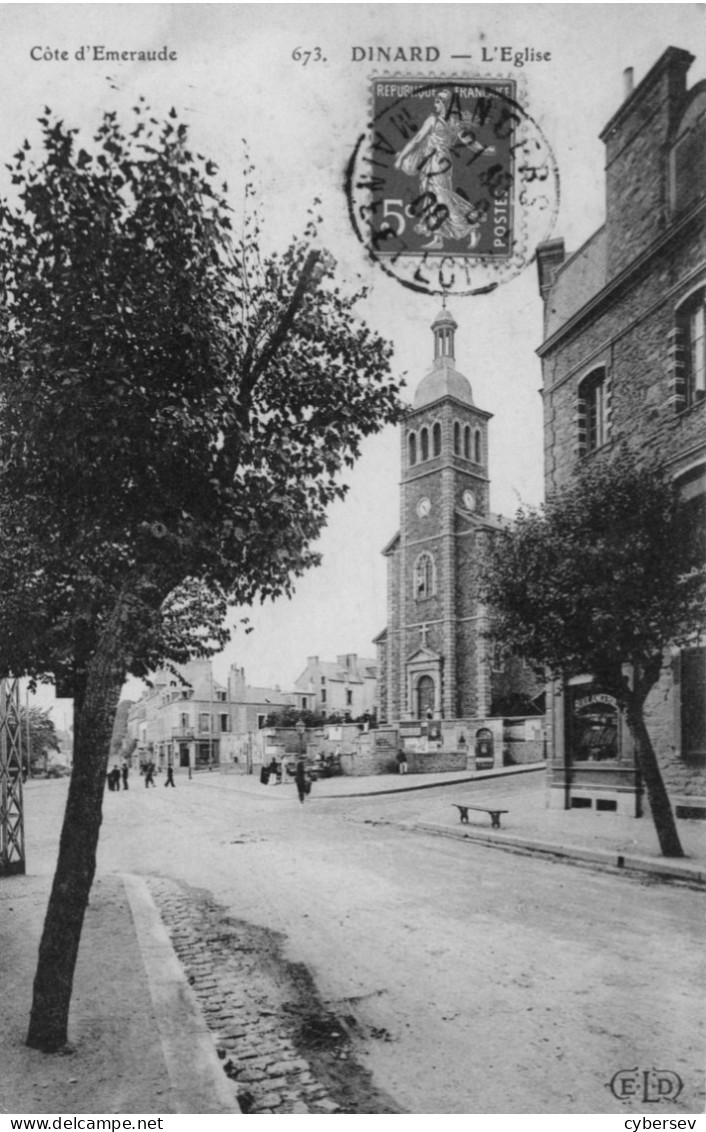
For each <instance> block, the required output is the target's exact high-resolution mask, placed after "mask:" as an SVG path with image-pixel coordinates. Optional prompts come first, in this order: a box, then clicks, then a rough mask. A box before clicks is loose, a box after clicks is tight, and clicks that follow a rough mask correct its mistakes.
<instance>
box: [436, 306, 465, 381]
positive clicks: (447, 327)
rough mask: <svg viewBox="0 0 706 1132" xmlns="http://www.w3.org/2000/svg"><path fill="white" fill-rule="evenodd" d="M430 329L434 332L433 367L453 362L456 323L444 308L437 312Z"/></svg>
mask: <svg viewBox="0 0 706 1132" xmlns="http://www.w3.org/2000/svg"><path fill="white" fill-rule="evenodd" d="M431 328H432V330H433V332H434V367H435V368H438V367H439V366H440V365H446V364H448V363H449V362H454V361H455V350H454V335H455V331H456V330H458V323H457V322H456V320H455V319H454V317H453V315H452V314H451V313H450V312H449V311H447V310H446V307H444V308H443V310H440V311H439V313H438V315H437V316H436V318H435V319H434V321H433V322H432V324H431Z"/></svg>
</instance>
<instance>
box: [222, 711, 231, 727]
mask: <svg viewBox="0 0 706 1132" xmlns="http://www.w3.org/2000/svg"><path fill="white" fill-rule="evenodd" d="M220 723H221V731H230V716H229V715H228V714H227V712H223V714H222V715H221V717H220Z"/></svg>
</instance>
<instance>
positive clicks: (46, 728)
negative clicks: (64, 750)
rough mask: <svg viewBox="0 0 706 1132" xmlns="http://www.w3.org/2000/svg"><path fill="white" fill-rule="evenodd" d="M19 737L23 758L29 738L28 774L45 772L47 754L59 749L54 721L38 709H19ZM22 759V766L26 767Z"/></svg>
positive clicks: (46, 712) (41, 709)
mask: <svg viewBox="0 0 706 1132" xmlns="http://www.w3.org/2000/svg"><path fill="white" fill-rule="evenodd" d="M20 736H21V744H22V751H23V756H24V757H26V756H25V752H26V749H27V738H28V737H29V767H28V769H29V773H30V774H37V773H39V772H40V771H43V770H46V769H47V757H48V755H49V752H50V751H58V750H59V749H60V747H59V737H58V735H57V733H56V727H55V725H54V720H53V719H52V717H51V715H50V714H49V712H48V711H46V710H45V709H43V708H39V707H30V708H26V707H24V706H23V707H21V708H20ZM24 757H23V765H26V764H25V763H24Z"/></svg>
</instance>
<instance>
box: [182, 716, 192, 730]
mask: <svg viewBox="0 0 706 1132" xmlns="http://www.w3.org/2000/svg"><path fill="white" fill-rule="evenodd" d="M190 727H191V724H190V723H189V717H188V715H186V714H182V716H181V729H182V731H188V730H189V728H190Z"/></svg>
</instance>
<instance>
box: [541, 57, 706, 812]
mask: <svg viewBox="0 0 706 1132" xmlns="http://www.w3.org/2000/svg"><path fill="white" fill-rule="evenodd" d="M692 62H693V56H691V55H690V54H689V53H688V52H687V51H683V50H679V49H677V48H674V47H670V48H668V49H667V50H666V51H665V52H664V54H663V55H662V56H661V58H660V59H658V61H657V62H656V63H655V65H654V66H653V67H652V69H651V70H650V71H649V73H648V74H647V75H646V76H645V77H644V78H643V79H642V81H641V82H640V84H639V85H638V86H637V87H636V88H635V89H628V90H627V91H626V97H625V100H624V102H623V104H622V105H621V106H620V107H619V108H618V110H617V111H616V113H615V114H614V115H613V117H612V118H611V120H610V121H609V122H608V124H607V125H606V127H605V128H604V130H603V132H602V134H601V139H602V140H603V142H604V143H605V153H606V220H605V224H604V225H603V226H602V227H601V228H599V230H598V231H597V232H595V233H594V234H593V235H592V236H591V237H590V238H589V239H588V240H587V241H586V243H585V244H584V245H583V247H581V248H579V249H578V251H575V252H574V253H573V254H571V255H567V254H566V251H565V248H564V242H563V240H561V239H555V240H552V241H550V242H548V243H545V244H543V245H542V246H540V247H539V248H538V249H537V263H538V270H539V285H540V291H541V295H542V298H543V300H544V341H543V343H542V346H541V348H540V349H539V351H538V352H539V354H540V357H541V359H542V368H543V378H544V380H543V397H544V420H545V472H546V484H547V489H548V490H551V489H552V488H555V487H559V486H561V485H563V484H565V483H566V482H567V481H568V480H569V479H570V477H571V476H572V474H573V473H574V470H575V469H576V467H577V466H578V464H580V463H581V462H584V461H590V460H592V459H593V458H594V455H595V454H596V453H599V452H600V453H606V452H607V453H609V452H610V450H611V448H612V447H614V446H616V445H617V443H618V442H622V441H627V442H628V443H629V444H630V445H631V446H633V447H634V448H635V449H637V450H639V451H640V452H641V453H643V454H644V455H645V456H646V457H647V458H649V459H650V460H653V461H654V462H655V463H657V464H659V465H661V466H663V467H664V468H666V469H667V470H668V472H669V474H670V475H671V476H672V477H673V479H674V481H675V483H676V484H677V485H678V487H679V489H680V491H681V494H682V498H683V500H684V514H685V520H686V522H687V526H688V527H689V528H690V534H689V535H688V537H690V538H691V537H693V538H695V539H696V545H698V544H699V539H700V540H701V541H700V545H701V548H702V558H701V561H703V548H704V514H705V506H706V401H705V400H704V395H705V391H706V337H705V330H704V324H705V317H706V82H700V83H698V84H696V85H695V86H694V87H693V88H692V89H690V90H689V89H688V88H687V81H686V77H687V71H688V70H689V67H690V65H691V63H692ZM627 77H628V82H629V84H631V74H630V75H628V76H627ZM550 716H551V738H550V749H551V754H552V760H553V765H552V773H551V785H552V790H551V791H550V793H551V797H552V800H553V802H552V804H554V805H556V806H559V807H564V806H568V807H586V808H589V807H591V808H595V809H597V810H606V811H610V810H613V811H617V812H623V813H631V814H639V813H640V805H641V788H640V782H639V778H638V775H637V772H636V768H635V763H634V758H633V751H632V749H631V745H630V738H629V735H628V734H627V730H626V728H625V726H624V722H623V720H622V718H621V716H620V713H619V712H618V710H617V707H616V705H615V702H614V701H612V700H611V697H610V696H606V695H605V694H604V693H602V691H601V690H600V689H599V688H597V687H596V686H595V685H594V684H593V682H592V680H591V678H590V676H586V677H584V678H581V679H579V680H576V681H573V682H572V683H571V684H570V686H568V687H566V688H563V689H560V690H558V694H555V695H554V696H553V697H552V703H551V713H550ZM647 723H648V727H649V729H650V733H651V735H652V737H653V741H654V743H655V749H656V751H657V753H658V756H659V759H660V763H661V766H662V771H663V775H664V779H665V783H666V785H667V788H668V790H669V793H670V796H671V798H672V802H673V804H674V805H675V809H676V813H677V816H705V815H706V776H705V772H704V769H705V763H706V649H705V648H704V647H703V646H702V647H699V648H692V649H688V650H682V651H678V650H675V649H671V650H668V652H667V653H666V655H665V658H664V668H663V673H662V678H661V680H660V683H659V685H658V687H657V688H656V689H655V690H654V692H653V694H652V696H651V697H650V700H649V702H648V716H647ZM599 734H600V735H602V736H603V738H604V740H605V742H604V743H602V744H601V743H594V742H593V740H592V739H591V736H592V735H593V736H594V737H595V736H596V735H599Z"/></svg>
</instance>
